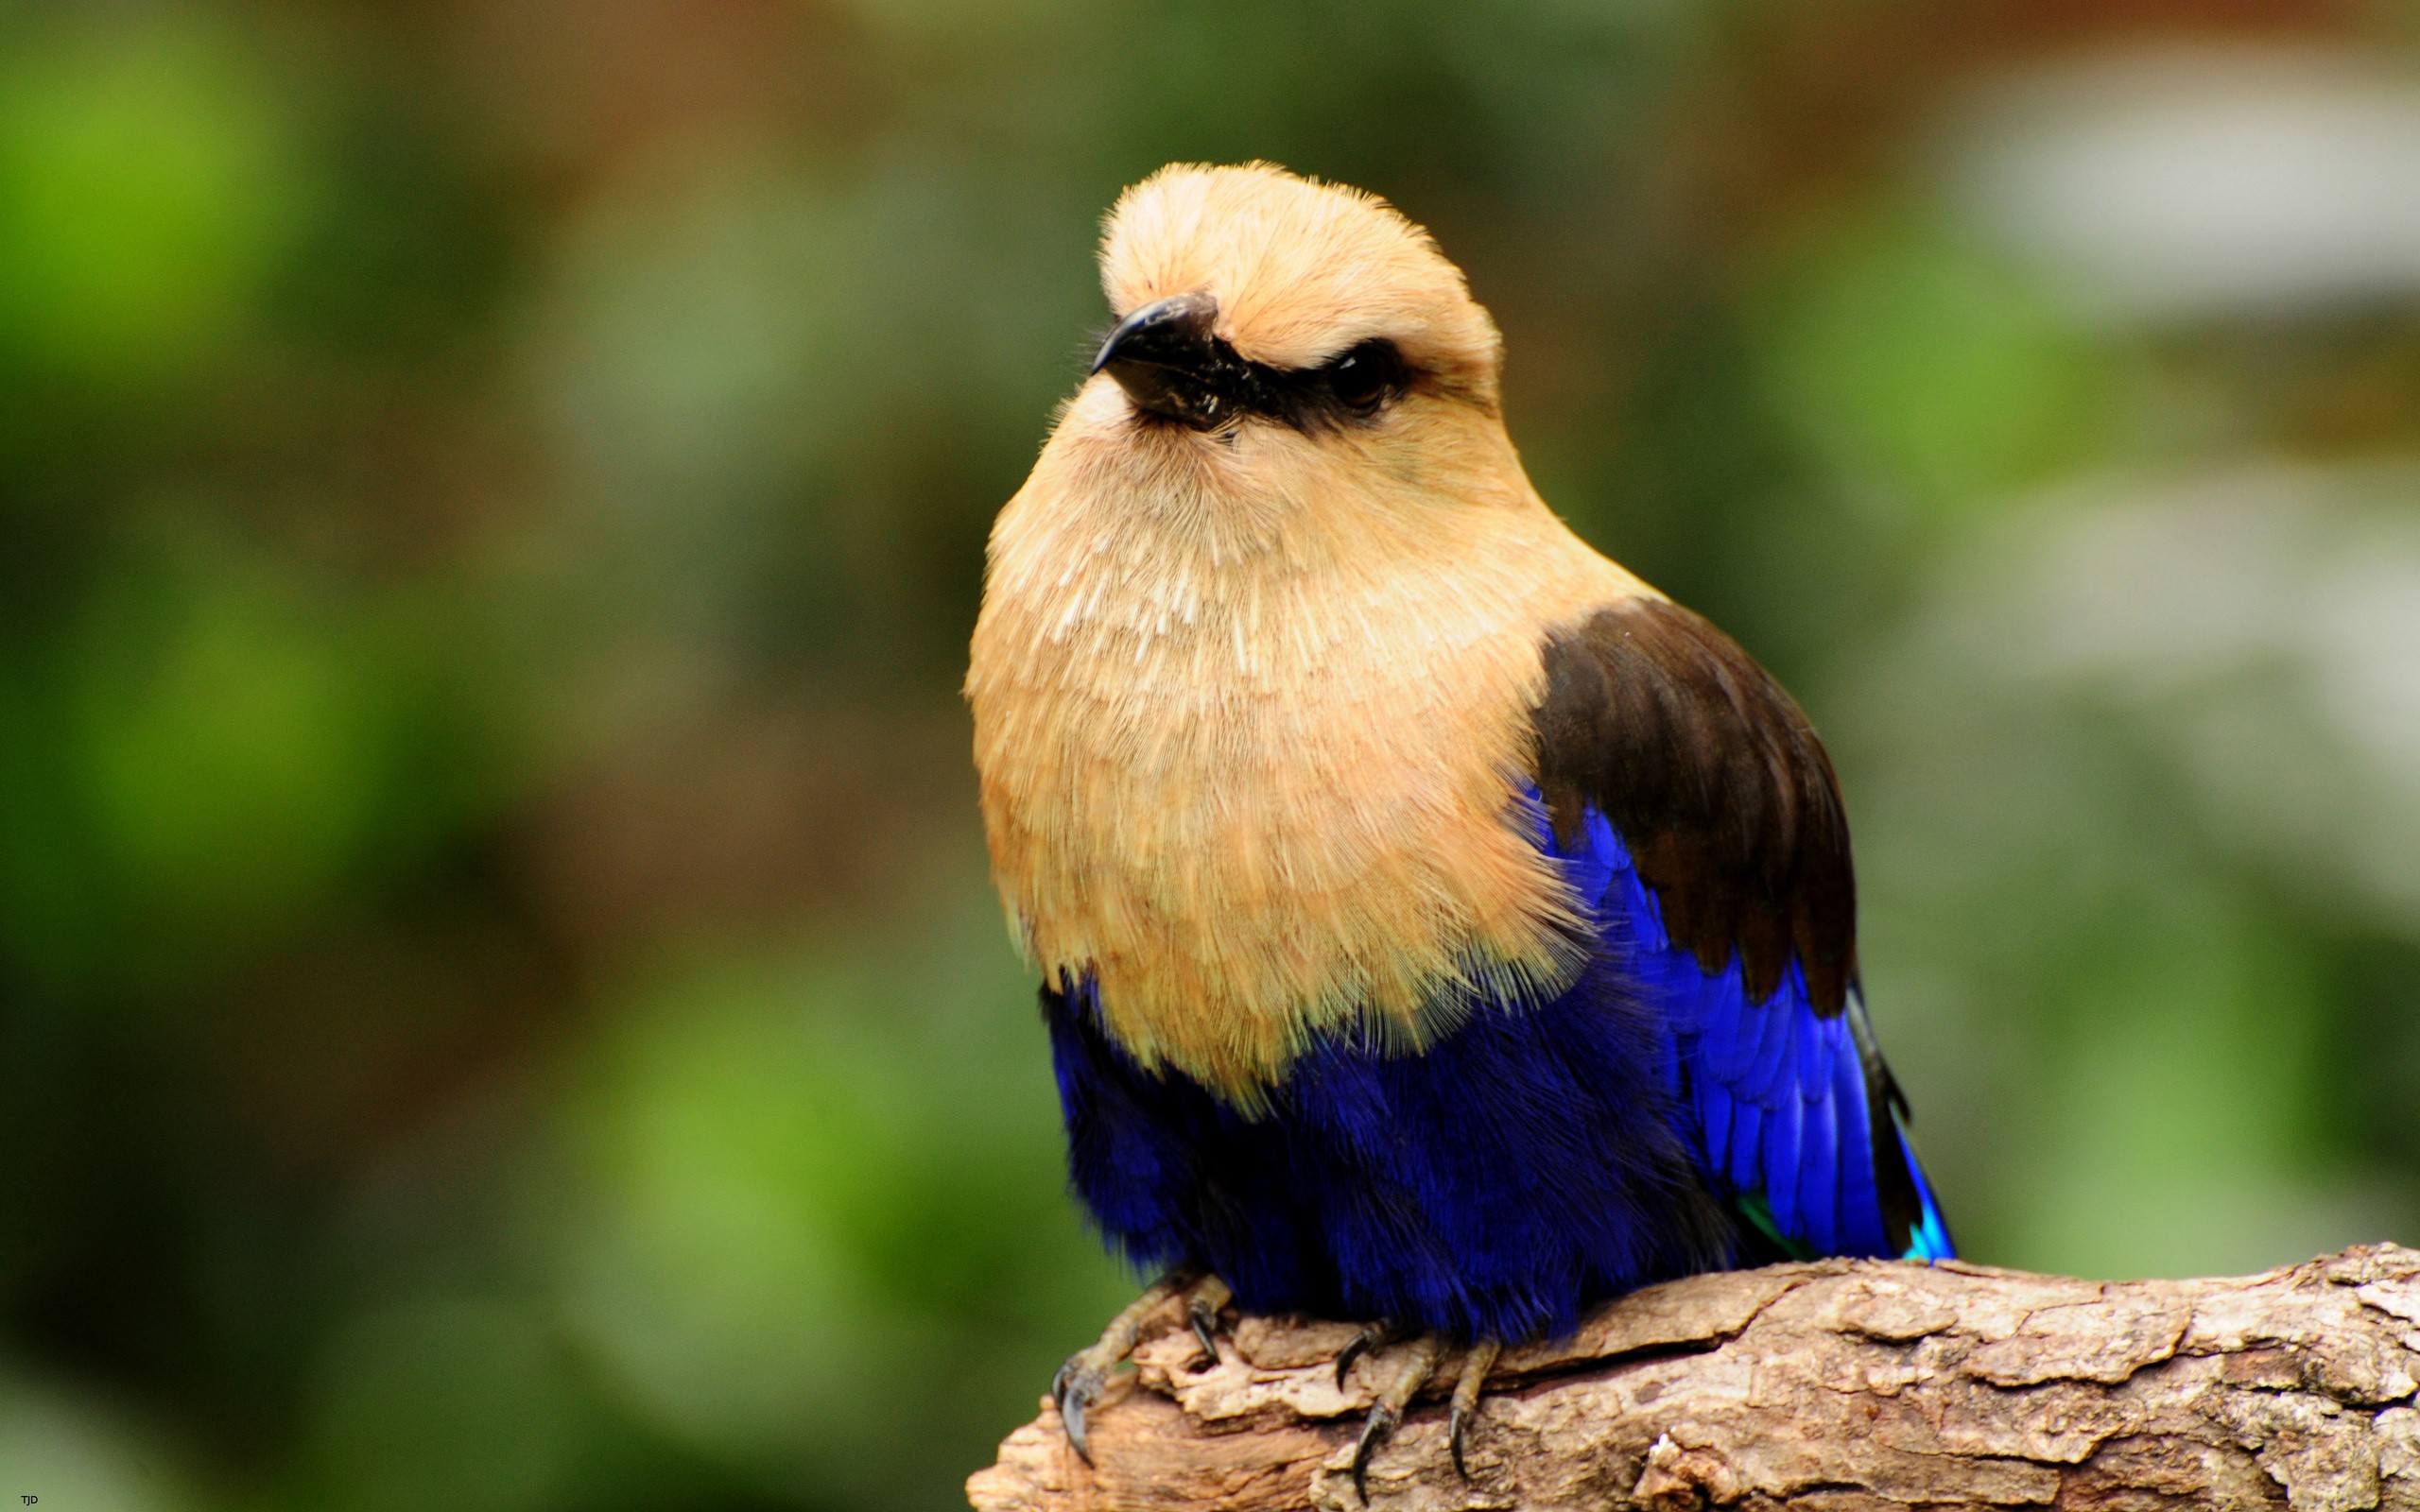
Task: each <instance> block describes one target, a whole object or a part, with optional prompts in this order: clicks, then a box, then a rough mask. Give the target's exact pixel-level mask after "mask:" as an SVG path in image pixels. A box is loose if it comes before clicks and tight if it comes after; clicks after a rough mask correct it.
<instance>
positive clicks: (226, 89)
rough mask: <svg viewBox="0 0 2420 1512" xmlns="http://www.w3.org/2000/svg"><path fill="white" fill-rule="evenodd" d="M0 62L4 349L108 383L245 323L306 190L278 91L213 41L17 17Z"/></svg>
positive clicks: (170, 363) (2, 352) (180, 356)
mask: <svg viewBox="0 0 2420 1512" xmlns="http://www.w3.org/2000/svg"><path fill="white" fill-rule="evenodd" d="M16 30H17V32H18V35H17V36H15V37H14V38H13V39H11V42H10V44H9V56H8V57H7V59H6V60H4V61H0V356H5V357H13V358H14V359H16V360H17V361H20V362H24V363H27V364H29V365H31V366H33V367H35V368H37V369H41V370H45V371H51V372H61V373H66V374H71V375H73V376H76V377H78V378H81V379H89V380H99V381H105V382H110V383H118V382H125V381H145V382H147V381H151V380H154V379H157V378H160V377H162V376H165V375H171V374H174V373H176V372H178V371H180V370H182V369H183V368H184V367H185V366H186V365H188V364H190V363H191V362H193V361H194V360H196V359H197V358H199V357H200V356H203V355H205V354H207V353H208V352H210V351H212V350H213V349H214V348H215V347H216V346H217V345H218V344H220V343H223V342H224V341H225V340H227V339H228V338H229V337H230V336H231V335H233V334H234V333H235V332H236V331H237V330H238V329H239V327H240V326H241V324H242V321H243V319H244V318H245V315H246V312H247V310H248V307H249V305H250V303H251V301H252V299H253V297H254V296H255V295H256V294H257V293H258V291H259V290H260V288H261V286H262V284H263V283H264V282H265V280H266V278H267V276H268V273H269V271H270V270H271V267H272V265H273V263H274V260H275V258H276V257H277V255H278V252H279V250H280V249H281V247H282V246H283V245H284V244H285V240H286V238H287V237H288V235H289V234H290V233H291V232H292V230H293V228H294V226H295V224H296V221H297V217H298V214H299V209H300V202H301V199H302V193H303V190H302V182H301V180H300V175H299V171H298V164H297V161H296V156H295V152H294V147H293V144H292V141H291V136H292V127H291V124H290V123H289V122H288V121H287V120H286V119H285V117H284V116H283V115H282V114H281V112H280V111H279V108H278V94H277V92H276V90H275V89H274V88H273V87H272V86H271V85H270V83H269V82H268V79H267V78H265V77H263V76H262V75H261V73H260V72H259V70H258V69H257V68H255V67H252V66H251V65H249V64H248V62H247V61H246V60H242V59H241V58H240V57H239V56H238V54H237V53H236V52H235V51H234V49H233V45H232V43H230V42H229V41H228V40H227V39H226V38H225V37H223V36H221V35H219V34H217V33H216V32H215V31H213V30H210V29H208V28H205V27H202V26H197V25H191V24H181V23H179V22H176V21H172V20H164V19H146V20H137V19H134V18H132V17H130V16H121V17H120V18H119V19H117V20H116V22H115V23H114V24H108V23H103V24H98V25H95V26H92V27H90V28H89V29H84V30H75V31H57V32H48V33H44V32H39V31H37V32H34V33H33V34H32V35H30V36H28V35H26V31H27V30H28V28H26V27H25V26H22V25H20V26H19V27H17V28H16Z"/></svg>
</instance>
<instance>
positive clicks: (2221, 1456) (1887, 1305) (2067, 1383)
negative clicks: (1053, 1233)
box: [967, 1245, 2420, 1512]
mask: <svg viewBox="0 0 2420 1512" xmlns="http://www.w3.org/2000/svg"><path fill="white" fill-rule="evenodd" d="M1350 1332H1351V1330H1350V1329H1349V1328H1346V1327H1344V1326H1342V1325H1338V1324H1329V1323H1316V1322H1304V1321H1299V1320H1279V1319H1269V1318H1253V1317H1248V1318H1244V1319H1242V1320H1241V1321H1240V1322H1239V1323H1237V1324H1236V1328H1235V1330H1234V1331H1233V1332H1232V1333H1230V1334H1228V1335H1226V1336H1225V1337H1222V1338H1221V1340H1220V1349H1219V1363H1218V1365H1217V1366H1215V1367H1212V1368H1208V1369H1200V1370H1197V1369H1195V1368H1194V1366H1196V1365H1197V1364H1198V1363H1200V1362H1199V1349H1198V1347H1197V1346H1196V1345H1195V1343H1194V1342H1193V1338H1192V1335H1191V1334H1190V1333H1189V1332H1186V1331H1185V1329H1184V1322H1183V1318H1182V1316H1181V1315H1180V1314H1179V1312H1178V1310H1177V1309H1176V1307H1175V1306H1173V1305H1171V1306H1170V1307H1169V1308H1168V1309H1167V1312H1166V1314H1165V1315H1164V1316H1161V1317H1158V1318H1156V1319H1155V1320H1154V1321H1153V1323H1152V1325H1151V1327H1150V1329H1148V1330H1147V1331H1146V1333H1145V1337H1144V1343H1143V1345H1142V1347H1141V1349H1139V1350H1137V1352H1136V1366H1137V1368H1136V1369H1135V1370H1134V1371H1133V1372H1132V1373H1131V1374H1130V1375H1128V1376H1125V1377H1121V1378H1120V1379H1121V1382H1122V1383H1121V1384H1116V1385H1113V1387H1112V1391H1111V1395H1110V1397H1109V1398H1108V1399H1106V1400H1104V1403H1103V1405H1102V1406H1101V1408H1100V1409H1098V1412H1097V1415H1096V1417H1095V1421H1094V1427H1093V1433H1092V1443H1093V1450H1094V1457H1095V1459H1096V1461H1097V1462H1098V1464H1097V1468H1094V1469H1087V1468H1086V1467H1085V1466H1084V1464H1083V1463H1082V1462H1081V1461H1080V1460H1079V1459H1078V1458H1077V1457H1076V1455H1075V1453H1074V1452H1072V1451H1071V1450H1069V1449H1068V1447H1067V1444H1066V1439H1065V1436H1064V1435H1063V1434H1062V1433H1061V1431H1060V1426H1059V1419H1058V1417H1057V1415H1056V1414H1055V1413H1054V1412H1052V1411H1051V1410H1049V1405H1048V1403H1047V1402H1045V1403H1044V1412H1043V1415H1042V1416H1041V1417H1039V1418H1037V1419H1036V1420H1035V1421H1033V1422H1031V1423H1029V1424H1028V1425H1026V1426H1025V1427H1023V1428H1020V1429H1018V1430H1017V1431H1016V1432H1015V1433H1013V1434H1011V1435H1009V1438H1008V1440H1007V1442H1006V1443H1004V1444H1002V1445H1001V1446H1000V1459H999V1463H997V1464H996V1465H994V1466H993V1467H991V1468H990V1469H985V1470H983V1471H981V1472H979V1473H978V1474H977V1475H976V1476H975V1478H974V1479H973V1480H972V1481H970V1482H969V1483H968V1486H967V1491H968V1495H969V1496H970V1498H971V1499H972V1500H973V1502H974V1504H975V1505H976V1507H977V1508H978V1509H980V1512H1079V1509H1083V1512H1092V1509H1102V1508H1119V1509H1137V1512H1140V1509H1149V1508H1179V1507H1182V1508H1187V1509H1197V1512H1199V1509H1210V1508H1219V1509H1234V1512H1262V1509H1275V1508H1286V1507H1332V1508H1338V1509H1347V1508H1356V1507H1357V1506H1358V1505H1359V1502H1358V1500H1357V1498H1356V1497H1355V1495H1354V1491H1353V1484H1352V1479H1351V1476H1350V1474H1349V1473H1348V1467H1349V1465H1350V1462H1351V1455H1352V1446H1353V1439H1354V1435H1355V1433H1356V1431H1357V1428H1358V1425H1359V1419H1360V1417H1361V1415H1362V1414H1363V1413H1364V1412H1366V1411H1367V1410H1368V1407H1369V1404H1370V1389H1371V1387H1370V1382H1371V1379H1372V1374H1371V1367H1370V1366H1369V1365H1368V1364H1366V1363H1365V1364H1362V1365H1357V1366H1355V1369H1354V1373H1353V1376H1352V1378H1351V1379H1350V1380H1349V1381H1348V1383H1347V1386H1346V1388H1345V1389H1344V1390H1341V1391H1340V1390H1338V1389H1337V1387H1336V1385H1335V1383H1334V1381H1333V1379H1332V1371H1331V1368H1330V1365H1329V1362H1331V1361H1332V1360H1333V1359H1334V1357H1335V1355H1336V1351H1337V1350H1338V1349H1340V1347H1341V1346H1342V1345H1343V1343H1344V1341H1345V1339H1346V1338H1347V1337H1348V1336H1349V1335H1350ZM1455 1364H1456V1360H1455V1357H1454V1355H1453V1354H1452V1353H1451V1352H1450V1351H1449V1352H1448V1353H1447V1355H1446V1357H1445V1358H1444V1359H1443V1361H1441V1362H1440V1363H1439V1366H1438V1369H1437V1372H1436V1374H1435V1376H1434V1377H1433V1378H1432V1379H1431V1380H1430V1382H1429V1384H1428V1389H1427V1392H1426V1393H1425V1394H1424V1397H1423V1399H1422V1401H1423V1404H1422V1405H1421V1406H1420V1407H1419V1408H1418V1409H1417V1410H1416V1411H1415V1412H1413V1413H1412V1414H1410V1415H1409V1416H1408V1417H1406V1419H1405V1422H1404V1425H1403V1428H1402V1430H1401V1431H1400V1432H1399V1433H1398V1434H1397V1435H1395V1437H1394V1439H1393V1441H1392V1443H1390V1444H1389V1445H1388V1446H1387V1447H1386V1448H1385V1449H1384V1450H1382V1451H1381V1452H1379V1454H1378V1456H1377V1459H1376V1461H1375V1462H1374V1465H1373V1466H1372V1469H1371V1474H1370V1499H1371V1502H1372V1503H1374V1505H1376V1506H1378V1507H1401V1508H1423V1509H1426V1508H1447V1507H1523V1508H1538V1509H1555V1508H1582V1507H1585V1508H1590V1509H1599V1508H1627V1507H1652V1508H1658V1509H1666V1508H1690V1507H1700V1506H1707V1505H1713V1506H1739V1507H1748V1508H1779V1507H1789V1508H1809V1509H1811V1508H1823V1509H1825V1512H1850V1509H1856V1508H1876V1509H1886V1508H1887V1509H1893V1512H1897V1509H1902V1508H1906V1507H1909V1506H1960V1507H2043V1506H2054V1507H2062V1508H2066V1507H2076V1508H2083V1507H2107V1508H2187V1507H2229V1508H2233V1507H2264V1506H2277V1507H2290V1508H2292V1509H2293V1512H2357V1509H2361V1508H2369V1507H2379V1508H2409V1509H2414V1512H2420V1405H2415V1404H2414V1392H2415V1388H2420V1251H2415V1250H2410V1249H2404V1248H2399V1247H2397V1246H2392V1245H2385V1246H2370V1247H2364V1248H2358V1249H2349V1250H2346V1251H2345V1252H2344V1253H2342V1254H2341V1255H2335V1256H2330V1257H2327V1258H2325V1259H2321V1260H2315V1261H2312V1262H2310V1263H2308V1264H2303V1265H2296V1266H2292V1267H2290V1268H2288V1269H2285V1270H2277V1271H2272V1272H2270V1273H2269V1274H2267V1275H2265V1276H2254V1277H2248V1278H2244V1279H2241V1280H2184V1281H2128V1282H2099V1281H2083V1280H2068V1279H2066V1278H2064V1277H2056V1276H2032V1275H2027V1274H2024V1273H2022V1272H2016V1271H2004V1270H1993V1269H1989V1268H1987V1267H1984V1266H1979V1265H1968V1264H1962V1263H1945V1264H1941V1265H1936V1266H1930V1267H1927V1266H1925V1265H1922V1264H1915V1263H1878V1262H1864V1261H1860V1262H1853V1263H1852V1262H1841V1261H1830V1262H1824V1263H1816V1264H1806V1265H1780V1266H1774V1267H1772V1268H1771V1269H1767V1270H1757V1271H1741V1272H1735V1273H1732V1274H1728V1275H1720V1276H1702V1277H1699V1278H1697V1279H1695V1280H1686V1281H1680V1282H1675V1283H1673V1284H1671V1285H1667V1286H1657V1287H1651V1288H1650V1289H1648V1290H1646V1291H1643V1292H1639V1293H1637V1294H1635V1295H1634V1296H1631V1297H1624V1298H1622V1299H1620V1300H1618V1301H1616V1302H1613V1303H1609V1304H1607V1305H1606V1306H1604V1307H1602V1308H1600V1309H1599V1310H1598V1311H1597V1312H1596V1313H1595V1314H1592V1315H1591V1317H1590V1318H1589V1320H1588V1322H1587V1323H1586V1324H1585V1326H1583V1327H1582V1329H1581V1331H1580V1332H1579V1333H1578V1335H1577V1336H1575V1337H1573V1338H1571V1339H1569V1340H1566V1341H1564V1342H1563V1343H1559V1344H1551V1345H1539V1346H1533V1347H1530V1348H1527V1349H1515V1350H1511V1351H1508V1352H1507V1353H1506V1355H1505V1357H1504V1360H1503V1362H1502V1363H1501V1364H1500V1365H1499V1366H1497V1371H1496V1374H1495V1377H1494V1381H1495V1385H1494V1388H1493V1389H1492V1390H1491V1392H1490V1394H1489V1397H1488V1400H1487V1403H1486V1406H1485V1407H1484V1409H1483V1411H1482V1414H1481V1417H1480V1419H1479V1422H1478V1427H1477V1428H1476V1430H1475V1431H1474V1432H1473V1434H1472V1435H1471V1439H1470V1451H1471V1452H1470V1470H1471V1479H1470V1481H1469V1482H1468V1483H1467V1484H1465V1483H1464V1482H1462V1481H1461V1479H1460V1478H1459V1477H1457V1476H1456V1474H1455V1472H1454V1469H1453V1466H1452V1464H1451V1463H1450V1461H1449V1460H1448V1458H1447V1455H1446V1452H1445V1429H1444V1411H1443V1403H1442V1400H1441V1399H1442V1397H1443V1394H1444V1393H1445V1392H1446V1391H1448V1390H1450V1388H1451V1385H1452V1383H1453V1380H1454V1368H1455Z"/></svg>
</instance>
